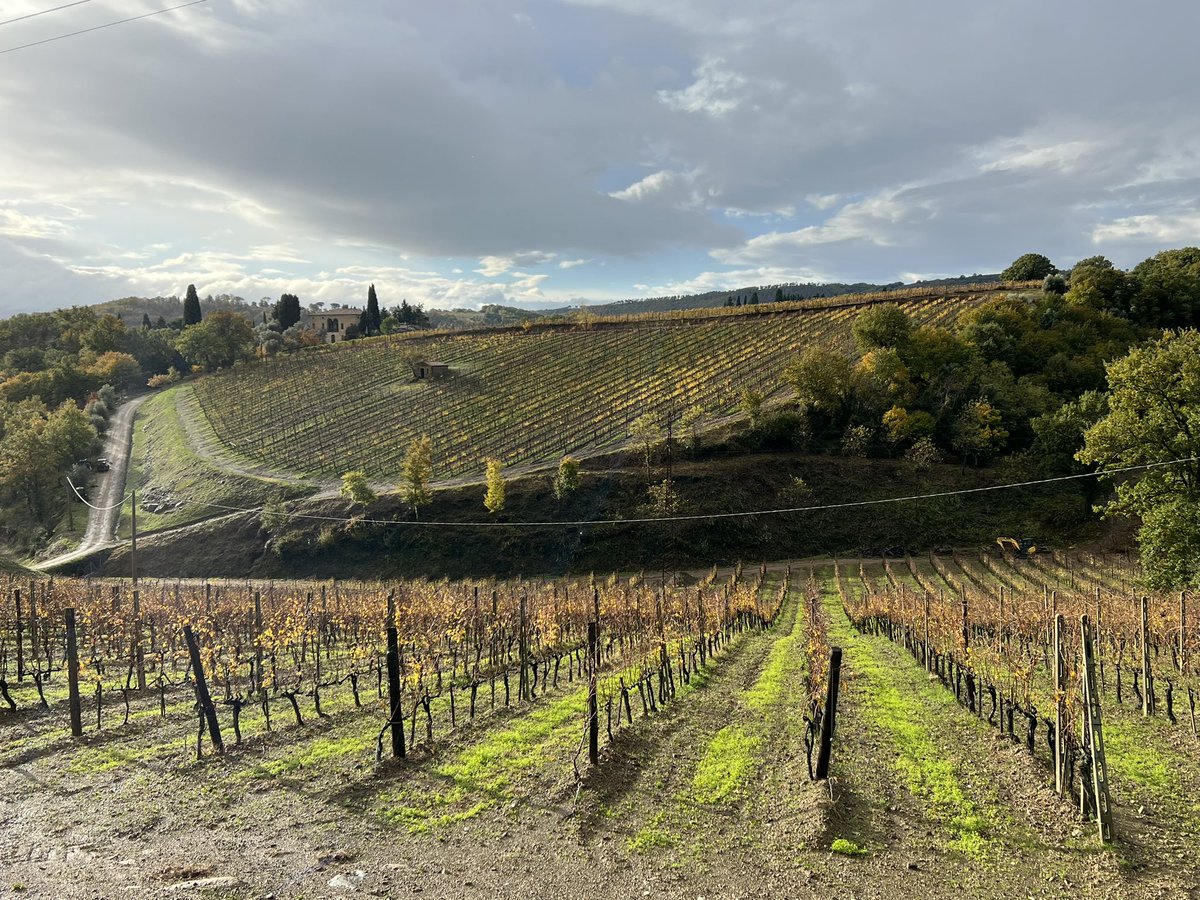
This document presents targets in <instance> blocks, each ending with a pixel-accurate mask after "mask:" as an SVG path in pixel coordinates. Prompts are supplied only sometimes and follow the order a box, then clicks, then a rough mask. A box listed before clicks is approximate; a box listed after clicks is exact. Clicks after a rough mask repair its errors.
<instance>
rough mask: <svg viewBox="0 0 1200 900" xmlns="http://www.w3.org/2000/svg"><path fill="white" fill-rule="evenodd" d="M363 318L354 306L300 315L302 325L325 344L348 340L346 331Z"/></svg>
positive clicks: (306, 311) (306, 312)
mask: <svg viewBox="0 0 1200 900" xmlns="http://www.w3.org/2000/svg"><path fill="white" fill-rule="evenodd" d="M361 316H362V310H361V309H355V308H354V307H352V306H338V307H334V308H333V309H322V310H313V311H309V310H305V311H304V312H303V313H301V314H300V324H301V325H302V326H304V327H305V328H307V329H309V330H310V331H315V332H316V333H317V334H319V335H320V336H321V340H323V341H325V343H327V344H336V343H338V342H339V341H344V340H345V339H346V329H347V328H349V327H350V326H351V325H358V320H359V317H361Z"/></svg>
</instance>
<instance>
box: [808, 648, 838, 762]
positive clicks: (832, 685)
mask: <svg viewBox="0 0 1200 900" xmlns="http://www.w3.org/2000/svg"><path fill="white" fill-rule="evenodd" d="M841 675H842V648H841V647H830V648H829V684H828V685H827V686H826V688H825V713H824V715H822V716H821V747H820V750H819V751H818V753H817V769H816V772H815V773H814V774H815V777H816V778H817V780H818V781H821V780H823V779H826V778H828V777H829V757H830V755H831V753H832V751H833V731H834V726H835V724H836V718H837V701H838V683H839V682H840V681H841Z"/></svg>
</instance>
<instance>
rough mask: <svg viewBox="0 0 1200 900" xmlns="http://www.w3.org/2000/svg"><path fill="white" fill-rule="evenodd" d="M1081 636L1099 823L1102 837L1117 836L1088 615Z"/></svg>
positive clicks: (1081, 620)
mask: <svg viewBox="0 0 1200 900" xmlns="http://www.w3.org/2000/svg"><path fill="white" fill-rule="evenodd" d="M1079 625H1080V627H1079V631H1080V636H1081V637H1080V639H1081V641H1082V648H1081V649H1082V651H1083V671H1082V672H1081V673H1080V675H1081V678H1082V680H1083V715H1084V729H1083V733H1084V736H1085V737H1086V739H1087V742H1088V748H1087V749H1088V753H1089V754H1090V758H1089V762H1090V763H1091V775H1092V797H1093V798H1094V800H1095V810H1094V812H1095V815H1096V825H1097V828H1098V829H1099V831H1100V840H1102V841H1105V842H1108V841H1111V840H1112V839H1113V825H1112V809H1111V806H1110V801H1109V796H1108V760H1107V758H1106V757H1105V755H1104V722H1103V714H1102V712H1101V710H1100V696H1099V694H1097V693H1096V663H1095V656H1094V650H1095V647H1094V643H1093V639H1092V626H1091V623H1090V622H1088V617H1087V616H1086V615H1083V616H1080V617H1079Z"/></svg>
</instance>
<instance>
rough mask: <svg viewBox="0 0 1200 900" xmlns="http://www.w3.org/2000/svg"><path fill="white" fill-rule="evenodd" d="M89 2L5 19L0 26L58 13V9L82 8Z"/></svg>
mask: <svg viewBox="0 0 1200 900" xmlns="http://www.w3.org/2000/svg"><path fill="white" fill-rule="evenodd" d="M91 2H92V0H75V2H74V3H64V4H63V5H62V6H55V7H53V8H51V9H43V10H42V11H41V12H32V13H26V14H25V15H23V16H13V18H11V19H5V20H4V21H3V22H0V25H11V24H12V23H13V22H24V21H25V20H26V19H36V18H37V17H38V16H45V15H49V14H50V13H53V12H58V11H59V10H60V9H70V8H71V7H72V6H83V4H85V3H91Z"/></svg>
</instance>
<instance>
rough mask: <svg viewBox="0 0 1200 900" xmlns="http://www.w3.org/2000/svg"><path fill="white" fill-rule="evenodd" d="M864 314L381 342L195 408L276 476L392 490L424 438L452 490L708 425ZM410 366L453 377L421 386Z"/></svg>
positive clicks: (274, 366)
mask: <svg viewBox="0 0 1200 900" xmlns="http://www.w3.org/2000/svg"><path fill="white" fill-rule="evenodd" d="M984 296H986V295H985V294H983V293H980V292H962V293H958V294H953V293H951V294H938V295H928V296H925V297H918V298H907V299H903V300H902V301H901V303H902V305H903V306H904V307H905V308H906V309H907V310H908V311H909V313H910V314H911V315H912V316H913V318H914V319H915V320H916V321H917V322H919V323H945V322H948V321H951V320H953V319H954V318H955V317H956V316H957V315H958V314H959V313H961V312H962V311H963V310H964V309H967V308H970V307H971V306H973V305H975V304H977V303H978V302H980V301H981V299H982V298H983V297H984ZM862 305H863V302H862V301H858V302H855V303H852V304H845V303H842V304H829V305H827V306H825V307H821V308H812V307H810V308H798V309H781V308H776V307H774V306H763V307H754V309H756V310H757V309H761V310H763V312H762V313H759V314H756V315H747V314H745V313H744V312H742V311H737V312H736V313H733V312H731V314H724V315H722V314H715V315H709V316H707V317H669V316H668V317H659V318H652V317H641V318H638V319H630V320H624V321H622V320H613V321H607V322H602V323H599V322H598V323H591V324H584V325H577V326H554V327H546V328H534V329H530V330H529V331H520V330H516V331H514V330H504V331H482V332H471V333H459V334H443V335H437V336H431V337H415V338H413V337H405V338H380V339H374V340H371V341H366V342H362V343H358V344H343V345H338V346H337V347H335V348H329V349H325V350H321V351H318V352H309V353H305V354H298V355H294V356H291V357H287V358H282V359H276V360H273V361H270V362H267V363H262V364H256V365H253V366H247V367H244V368H239V369H236V370H233V371H230V372H227V373H222V374H219V375H216V376H213V377H210V378H204V379H201V380H200V381H199V382H197V383H196V396H197V398H198V399H199V401H200V404H201V406H202V408H203V410H204V412H205V414H206V415H207V417H208V419H209V421H210V423H211V424H212V427H213V429H214V431H215V432H216V434H217V436H218V437H219V438H220V439H221V440H222V441H223V442H224V443H225V444H226V445H228V446H229V447H230V448H231V449H233V450H234V451H236V452H238V453H240V454H242V455H244V456H247V457H250V458H253V459H257V460H259V461H261V462H263V463H265V464H267V465H269V466H272V467H274V468H277V469H285V470H286V469H292V470H297V469H298V470H304V471H313V472H322V473H327V474H331V475H338V474H340V473H342V472H346V471H349V470H352V469H363V470H365V471H366V472H367V473H368V474H369V475H371V476H372V477H395V475H396V473H397V472H398V470H399V466H400V460H401V459H402V457H403V455H404V451H405V447H406V446H407V444H408V443H409V441H410V440H412V439H413V438H414V437H417V436H420V435H422V434H428V435H429V436H430V437H431V438H432V441H433V446H434V454H435V468H436V472H437V475H438V477H440V478H444V477H447V476H452V475H456V474H463V473H468V472H472V473H473V472H476V471H478V470H480V468H481V463H480V460H481V459H483V458H484V457H487V456H495V457H497V458H499V459H501V460H502V461H503V462H504V463H505V464H506V465H523V464H526V465H527V464H534V463H539V462H549V461H553V460H557V458H559V457H560V456H561V455H562V454H564V453H568V452H569V453H577V454H586V453H588V452H589V451H594V450H598V449H603V448H607V447H612V446H614V445H616V444H619V443H620V442H622V441H624V440H626V439H627V438H628V437H629V433H630V425H631V424H632V422H633V421H634V420H635V419H637V418H638V417H639V416H641V415H642V414H644V413H647V412H649V413H651V414H653V415H655V416H657V417H658V418H659V419H660V420H661V419H663V418H665V415H666V411H667V410H668V409H670V408H673V409H675V411H676V412H677V413H678V412H681V411H682V410H684V409H687V408H689V407H694V406H701V407H703V410H704V416H705V420H706V421H708V422H710V423H711V422H712V421H714V420H716V419H719V418H720V417H721V416H723V415H727V414H729V413H731V412H733V411H734V410H735V409H736V407H737V404H738V399H739V396H740V394H741V392H742V391H743V390H744V389H746V388H750V389H754V390H757V391H762V392H763V393H764V394H766V395H767V396H768V397H770V396H772V395H775V394H777V393H778V392H779V391H780V390H781V388H780V374H781V373H782V371H783V368H784V366H785V365H786V364H787V362H788V361H789V360H790V359H791V358H792V357H793V356H794V354H795V353H797V352H798V351H799V350H801V349H803V348H804V347H807V346H811V345H814V344H819V345H823V346H844V347H848V346H849V344H850V325H851V323H852V322H853V320H854V317H855V316H856V315H857V314H858V312H859V311H860V310H861V308H862ZM414 356H416V357H424V358H428V359H437V360H442V361H445V362H447V363H449V365H450V368H451V372H452V374H451V376H450V377H448V378H445V379H441V380H439V381H432V382H416V381H414V379H413V376H412V371H411V369H410V365H409V364H410V361H411V360H412V358H413V357H414ZM702 425H703V422H702Z"/></svg>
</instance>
